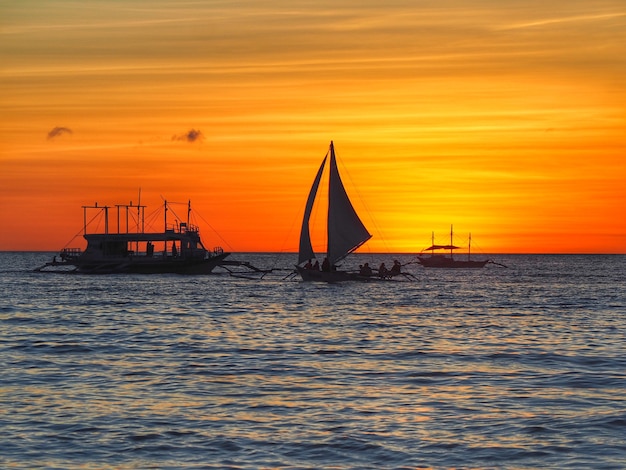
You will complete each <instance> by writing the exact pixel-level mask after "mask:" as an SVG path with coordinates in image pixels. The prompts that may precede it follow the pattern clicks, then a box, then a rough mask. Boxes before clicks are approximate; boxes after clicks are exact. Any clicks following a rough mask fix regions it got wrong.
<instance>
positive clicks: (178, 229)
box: [165, 222, 200, 233]
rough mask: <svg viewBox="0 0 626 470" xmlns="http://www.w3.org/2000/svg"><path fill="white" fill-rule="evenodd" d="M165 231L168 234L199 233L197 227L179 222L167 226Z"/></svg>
mask: <svg viewBox="0 0 626 470" xmlns="http://www.w3.org/2000/svg"><path fill="white" fill-rule="evenodd" d="M165 231H166V232H170V233H199V232H200V228H199V227H198V226H197V225H193V224H188V223H186V222H181V223H174V224H168V225H167V227H166V228H165Z"/></svg>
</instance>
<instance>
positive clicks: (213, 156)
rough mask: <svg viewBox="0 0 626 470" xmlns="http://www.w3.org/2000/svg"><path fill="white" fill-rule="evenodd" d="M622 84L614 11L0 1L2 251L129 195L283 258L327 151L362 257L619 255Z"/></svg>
mask: <svg viewBox="0 0 626 470" xmlns="http://www.w3.org/2000/svg"><path fill="white" fill-rule="evenodd" d="M625 77H626V4H624V2H623V1H602V0H601V1H597V2H587V1H580V0H579V1H563V0H556V1H554V2H550V3H549V4H546V3H545V2H538V1H527V0H524V1H521V0H511V1H507V2H499V1H495V0H482V1H476V2H464V1H459V0H450V1H439V0H438V1H437V2H435V1H408V0H396V1H392V2H385V3H381V2H378V1H377V2H374V1H366V2H363V1H358V2H357V1H332V2H330V1H316V2H308V1H293V2H288V3H286V2H278V1H271V0H270V1H268V2H262V3H260V2H252V1H245V0H242V1H182V2H165V1H159V0H156V1H150V2H147V1H139V0H125V1H111V0H108V1H98V0H96V1H90V2H78V1H62V0H61V1H55V2H49V1H41V0H24V1H21V2H8V1H1V0H0V220H1V225H0V250H57V249H60V248H62V247H64V246H66V245H68V244H69V246H75V245H77V243H76V242H75V241H74V240H72V237H74V236H75V235H76V234H77V233H80V231H81V228H82V210H81V208H80V207H81V206H82V205H86V204H92V203H93V202H94V201H99V202H100V203H102V204H110V205H115V204H124V203H127V202H128V201H129V200H133V199H136V197H137V194H138V189H139V188H141V191H142V198H143V201H142V202H145V203H146V204H148V205H149V206H150V207H151V208H155V207H156V206H157V205H159V204H160V203H161V201H162V199H161V197H162V196H163V197H165V198H167V199H170V200H184V201H186V200H187V199H191V200H192V203H193V207H194V209H195V210H196V211H197V212H198V213H199V214H201V215H202V218H203V219H205V220H208V221H210V226H211V229H205V228H203V235H204V238H205V239H206V240H205V241H206V243H207V244H208V245H214V244H215V245H224V244H225V245H226V246H225V248H226V249H229V250H232V251H294V250H297V245H298V230H299V226H300V218H301V216H302V212H303V209H304V203H305V199H306V195H307V192H308V189H309V186H310V184H311V182H312V180H313V177H314V175H315V172H316V170H317V167H318V166H319V163H320V162H321V159H322V158H323V156H324V155H325V153H326V151H327V149H328V144H329V142H330V140H333V141H334V142H335V148H336V151H337V155H338V158H339V159H340V170H343V171H344V179H345V183H346V187H347V189H348V192H349V193H350V194H351V195H352V196H353V199H354V204H355V206H356V208H357V210H358V211H359V212H360V213H361V214H362V216H363V220H364V222H365V224H366V225H367V226H368V228H370V231H371V232H372V233H373V234H374V238H373V239H372V240H371V241H370V242H368V243H367V245H366V246H365V247H363V249H362V250H361V251H363V250H371V251H400V252H415V251H420V250H421V249H422V248H424V247H426V246H428V245H429V244H430V236H431V232H432V231H435V232H436V233H437V234H440V236H441V237H442V239H445V237H447V236H448V232H449V228H450V225H451V224H454V226H455V231H456V232H457V233H458V234H459V237H460V238H462V237H463V236H465V237H466V235H467V233H468V232H472V239H473V242H474V245H475V246H477V247H478V249H481V250H483V251H485V252H510V253H520V252H521V253H523V252H533V253H546V252H557V253H596V252H599V253H626V215H625V213H626V211H625V210H624V206H625V204H624V201H625V199H626V190H625V184H624V183H625V180H626V165H625V164H624V163H623V161H624V156H625V154H626V80H625V79H624V78H625ZM213 229H214V230H215V231H216V232H217V234H216V233H213Z"/></svg>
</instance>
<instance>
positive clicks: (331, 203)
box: [296, 141, 411, 282]
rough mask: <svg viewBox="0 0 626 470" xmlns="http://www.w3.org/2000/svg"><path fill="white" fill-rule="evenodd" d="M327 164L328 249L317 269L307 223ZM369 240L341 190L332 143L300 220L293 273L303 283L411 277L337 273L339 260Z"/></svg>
mask: <svg viewBox="0 0 626 470" xmlns="http://www.w3.org/2000/svg"><path fill="white" fill-rule="evenodd" d="M327 161H329V177H328V218H327V241H328V246H327V251H326V257H325V258H324V260H323V262H322V265H321V266H319V267H318V263H319V262H316V264H315V265H312V264H311V261H312V260H313V259H316V255H315V252H314V251H313V247H312V245H311V235H310V230H309V220H310V218H311V212H312V210H313V205H314V202H315V198H316V196H317V191H318V188H319V185H320V181H321V179H322V174H323V172H324V167H325V166H326V162H327ZM371 237H372V235H371V234H370V233H369V232H368V230H367V228H365V225H364V224H363V222H361V219H360V218H359V216H358V214H357V213H356V211H355V210H354V207H353V206H352V203H351V202H350V198H349V197H348V194H347V193H346V190H345V188H344V186H343V183H342V181H341V177H340V175H339V170H338V168H337V160H336V157H335V147H334V144H333V142H332V141H331V143H330V149H329V151H328V153H327V154H326V156H325V157H324V159H323V160H322V164H321V165H320V167H319V170H318V171H317V175H316V176H315V180H314V181H313V185H312V186H311V190H310V191H309V196H308V198H307V201H306V206H305V210H304V217H303V219H302V229H301V231H300V245H299V252H298V264H297V265H296V270H297V272H298V273H299V274H300V276H302V279H303V280H304V281H322V282H342V281H368V280H381V279H382V280H386V279H390V278H391V277H393V275H397V274H402V275H404V276H405V277H407V278H409V277H411V275H409V274H406V273H401V272H393V273H391V272H389V273H387V274H386V275H384V276H380V275H379V274H377V273H376V272H375V271H376V270H373V272H371V273H370V272H366V271H364V270H361V269H359V270H352V271H349V270H341V269H338V267H337V264H338V263H339V262H340V261H341V260H343V259H344V258H345V257H346V256H348V255H349V254H350V253H352V252H353V251H354V250H356V249H357V248H359V247H360V246H361V245H363V244H364V243H365V242H366V241H368V240H369V239H370V238H371Z"/></svg>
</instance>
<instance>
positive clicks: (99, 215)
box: [63, 211, 103, 248]
mask: <svg viewBox="0 0 626 470" xmlns="http://www.w3.org/2000/svg"><path fill="white" fill-rule="evenodd" d="M98 217H100V218H102V217H103V215H102V212H101V211H98V212H97V213H96V215H94V216H93V217H92V218H91V219H89V222H87V224H85V225H84V226H83V227H82V228H81V229H80V230H79V231H78V232H77V233H76V235H74V236H73V237H72V238H71V240H69V241H68V242H67V243H66V244H65V246H63V248H67V247H68V245H69V244H70V243H72V242H73V241H74V239H76V238H77V237H78V236H79V235H80V234H81V233H83V232H85V228H86V227H88V226H89V225H90V224H91V223H92V222H93V221H94V220H95V219H96V218H98Z"/></svg>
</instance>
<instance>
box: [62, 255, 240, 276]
mask: <svg viewBox="0 0 626 470" xmlns="http://www.w3.org/2000/svg"><path fill="white" fill-rule="evenodd" d="M229 254H230V253H220V254H218V255H214V256H212V257H211V258H207V259H183V258H181V259H172V258H170V259H156V258H152V259H151V258H136V259H133V258H132V257H125V258H115V259H100V260H81V259H80V258H78V259H76V260H75V261H74V262H73V264H74V265H75V266H76V271H77V272H79V273H83V274H210V273H212V272H213V270H214V269H215V268H216V267H217V266H219V265H220V264H221V263H222V262H223V261H224V259H225V258H226V257H227V256H228V255H229Z"/></svg>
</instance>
